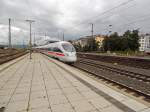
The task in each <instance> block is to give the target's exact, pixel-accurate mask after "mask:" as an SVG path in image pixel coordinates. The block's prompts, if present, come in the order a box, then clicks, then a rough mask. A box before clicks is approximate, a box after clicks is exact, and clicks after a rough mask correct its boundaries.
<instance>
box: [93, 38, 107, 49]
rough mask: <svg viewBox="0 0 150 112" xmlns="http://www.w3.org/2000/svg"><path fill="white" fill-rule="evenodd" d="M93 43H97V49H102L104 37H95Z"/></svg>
mask: <svg viewBox="0 0 150 112" xmlns="http://www.w3.org/2000/svg"><path fill="white" fill-rule="evenodd" d="M94 37H95V41H96V42H98V45H99V48H102V47H103V41H104V39H105V37H106V36H104V35H95V36H94Z"/></svg>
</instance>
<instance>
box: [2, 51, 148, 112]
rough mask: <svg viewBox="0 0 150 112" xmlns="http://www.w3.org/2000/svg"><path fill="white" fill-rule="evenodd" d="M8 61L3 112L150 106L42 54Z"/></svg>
mask: <svg viewBox="0 0 150 112" xmlns="http://www.w3.org/2000/svg"><path fill="white" fill-rule="evenodd" d="M10 63H11V66H9V64H7V65H8V67H5V68H2V67H1V70H0V108H1V107H5V110H4V112H150V106H148V105H144V104H142V103H140V102H138V101H136V100H135V99H132V98H130V97H129V96H126V95H124V94H122V93H119V92H117V91H115V90H113V89H112V88H109V87H107V86H106V85H103V84H101V83H99V82H97V81H95V80H93V79H92V78H90V77H88V76H86V75H84V74H83V73H82V72H80V71H78V70H76V69H74V68H73V67H71V66H69V65H66V64H64V63H62V62H58V61H57V60H54V59H51V58H48V57H46V56H44V55H42V54H37V53H34V54H32V60H30V59H29V57H28V56H24V57H23V58H20V59H17V61H16V62H15V61H14V62H13V64H12V62H10ZM3 69H4V70H3ZM0 112H1V110H0Z"/></svg>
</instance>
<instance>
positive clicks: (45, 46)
mask: <svg viewBox="0 0 150 112" xmlns="http://www.w3.org/2000/svg"><path fill="white" fill-rule="evenodd" d="M62 43H69V44H70V42H67V41H57V42H54V43H49V44H46V45H42V46H37V47H35V48H47V47H49V46H51V45H54V44H58V45H60V44H62Z"/></svg>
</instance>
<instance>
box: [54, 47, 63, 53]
mask: <svg viewBox="0 0 150 112" xmlns="http://www.w3.org/2000/svg"><path fill="white" fill-rule="evenodd" d="M53 51H54V52H60V53H62V51H61V50H60V49H59V48H57V47H54V48H53Z"/></svg>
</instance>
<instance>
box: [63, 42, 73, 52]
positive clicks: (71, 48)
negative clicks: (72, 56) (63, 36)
mask: <svg viewBox="0 0 150 112" xmlns="http://www.w3.org/2000/svg"><path fill="white" fill-rule="evenodd" d="M62 47H63V48H64V50H65V51H67V52H75V48H74V47H73V46H72V45H71V44H68V43H63V44H62Z"/></svg>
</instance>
